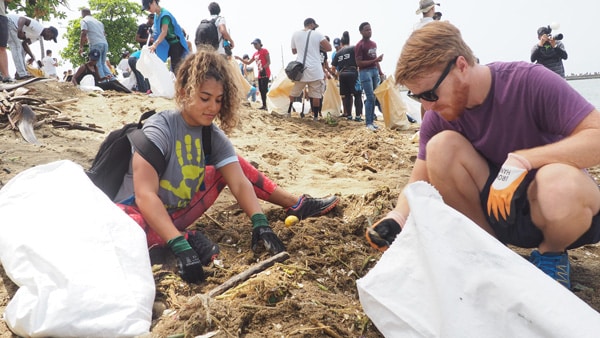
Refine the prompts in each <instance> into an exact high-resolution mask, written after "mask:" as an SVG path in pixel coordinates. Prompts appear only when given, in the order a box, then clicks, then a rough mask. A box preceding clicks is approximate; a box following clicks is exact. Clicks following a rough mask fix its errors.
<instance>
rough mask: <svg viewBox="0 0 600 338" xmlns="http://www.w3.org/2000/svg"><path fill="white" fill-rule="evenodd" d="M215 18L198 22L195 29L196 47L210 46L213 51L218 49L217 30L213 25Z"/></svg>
mask: <svg viewBox="0 0 600 338" xmlns="http://www.w3.org/2000/svg"><path fill="white" fill-rule="evenodd" d="M217 18H218V17H214V18H212V19H203V20H202V21H200V24H199V25H198V28H196V46H198V45H211V46H213V47H214V48H215V49H218V48H219V29H218V28H217V25H216V24H215V22H216V21H217Z"/></svg>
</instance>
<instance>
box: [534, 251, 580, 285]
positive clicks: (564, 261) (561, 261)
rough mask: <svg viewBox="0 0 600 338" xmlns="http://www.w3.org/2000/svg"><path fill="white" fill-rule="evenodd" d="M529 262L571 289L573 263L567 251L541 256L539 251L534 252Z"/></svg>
mask: <svg viewBox="0 0 600 338" xmlns="http://www.w3.org/2000/svg"><path fill="white" fill-rule="evenodd" d="M529 261H530V262H531V263H533V265H535V266H537V267H538V268H539V269H540V270H542V271H543V272H544V273H545V274H547V275H548V276H550V277H552V278H554V279H555V280H556V281H557V282H559V283H560V284H562V285H563V286H564V287H566V288H567V289H569V290H570V289H571V263H569V255H568V254H567V252H566V251H565V252H562V253H557V252H547V253H545V254H541V253H540V252H539V251H537V250H533V251H532V252H531V255H530V256H529Z"/></svg>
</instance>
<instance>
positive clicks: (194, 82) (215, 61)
mask: <svg viewBox="0 0 600 338" xmlns="http://www.w3.org/2000/svg"><path fill="white" fill-rule="evenodd" d="M232 68H233V67H231V65H230V64H229V63H228V61H227V60H226V59H225V58H224V57H223V55H220V54H218V53H217V52H216V51H215V50H214V49H212V48H210V49H209V48H200V49H199V50H198V51H197V52H196V53H193V54H192V53H190V54H189V55H188V56H187V57H186V58H185V59H184V60H183V61H182V62H181V64H180V65H179V69H178V70H177V77H176V80H175V102H176V103H177V105H178V106H179V108H180V109H183V108H184V107H185V106H186V105H187V104H188V103H189V102H190V100H191V98H192V97H195V96H196V95H198V94H197V92H196V90H197V88H200V86H201V85H202V83H204V81H206V80H208V79H214V80H216V81H217V82H220V83H221V84H223V99H222V100H221V111H219V114H218V116H217V120H218V121H219V126H220V127H221V129H222V130H223V131H224V132H225V133H226V134H229V133H230V132H231V131H232V130H233V128H235V126H236V125H237V123H238V121H239V116H238V110H239V106H240V99H239V95H238V88H237V86H236V84H235V77H234V74H233V72H232V71H233V69H232Z"/></svg>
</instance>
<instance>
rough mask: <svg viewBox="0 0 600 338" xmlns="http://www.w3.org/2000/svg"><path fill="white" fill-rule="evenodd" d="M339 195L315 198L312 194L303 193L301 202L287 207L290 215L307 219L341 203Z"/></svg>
mask: <svg viewBox="0 0 600 338" xmlns="http://www.w3.org/2000/svg"><path fill="white" fill-rule="evenodd" d="M339 201H340V199H339V198H338V197H337V196H331V197H323V198H314V197H310V195H306V194H305V195H302V196H301V197H300V200H299V202H298V203H297V204H296V205H295V206H293V207H290V208H288V209H287V214H288V215H294V216H296V217H298V218H299V219H301V220H302V219H305V218H308V217H312V216H320V215H325V214H326V213H328V212H330V211H331V209H333V208H335V206H336V205H337V204H338V203H339Z"/></svg>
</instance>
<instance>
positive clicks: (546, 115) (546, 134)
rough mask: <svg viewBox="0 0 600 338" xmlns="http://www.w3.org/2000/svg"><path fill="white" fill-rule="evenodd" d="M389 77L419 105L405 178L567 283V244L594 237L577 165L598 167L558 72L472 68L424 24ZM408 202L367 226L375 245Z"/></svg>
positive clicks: (462, 51) (587, 113)
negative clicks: (428, 187)
mask: <svg viewBox="0 0 600 338" xmlns="http://www.w3.org/2000/svg"><path fill="white" fill-rule="evenodd" d="M395 78H396V82H397V84H400V85H405V86H406V87H407V88H408V89H409V92H408V94H407V95H408V96H409V97H410V98H412V99H415V100H417V101H419V102H420V103H422V104H423V106H424V107H425V108H426V110H427V112H426V114H425V116H424V119H423V122H422V124H421V130H420V140H419V153H418V158H417V160H416V162H415V164H414V167H413V170H412V174H411V177H410V182H415V181H419V180H422V181H427V182H429V183H431V184H432V185H433V186H434V187H435V188H436V189H437V190H438V191H439V192H440V194H441V196H442V198H443V200H444V202H445V203H446V204H448V205H449V206H451V207H452V208H454V209H456V210H457V211H459V212H461V213H462V214H464V215H465V216H467V217H468V218H469V219H471V220H472V221H473V222H475V223H476V224H477V225H479V226H480V227H481V228H483V229H484V230H486V231H487V232H488V233H490V234H491V235H493V236H495V237H496V238H497V239H498V240H499V241H500V242H502V243H504V244H512V245H515V246H517V247H523V248H536V249H534V250H533V251H532V252H531V256H530V261H531V262H532V263H533V264H534V265H535V266H537V267H538V268H539V269H541V270H542V271H543V272H545V273H546V274H547V275H548V276H550V277H552V278H553V279H555V280H556V281H558V282H560V283H561V284H562V285H564V286H565V287H566V288H569V289H570V288H571V280H570V263H569V257H568V254H567V250H568V249H572V248H576V247H580V246H582V245H585V244H591V243H597V242H599V241H600V214H599V211H600V190H599V189H598V185H597V183H596V182H595V181H594V180H593V178H592V177H591V176H590V175H589V174H588V173H587V172H586V170H585V168H588V167H592V166H596V165H598V164H600V143H598V142H597V140H598V139H599V138H600V113H599V112H598V110H596V109H595V108H594V106H593V105H592V104H591V103H589V102H588V101H586V100H585V99H584V98H583V97H582V96H581V95H580V94H579V93H577V92H576V91H575V90H574V89H573V88H572V87H571V86H570V85H569V84H568V83H567V82H566V81H564V79H562V78H561V77H559V76H557V75H556V74H554V73H552V72H551V71H548V70H547V69H546V68H544V67H543V66H540V65H533V64H529V63H525V62H494V63H490V64H487V65H482V64H479V63H478V61H477V58H476V57H475V55H474V54H473V52H472V51H471V49H470V48H469V46H468V45H467V44H466V43H465V42H464V41H463V39H462V36H461V34H460V31H459V30H458V29H457V28H456V27H455V26H453V25H452V24H450V23H448V22H432V23H430V24H428V25H426V26H425V27H423V28H421V29H419V30H416V31H414V32H413V33H412V34H411V36H410V37H409V38H408V40H407V41H406V43H405V45H404V47H403V49H402V53H401V55H400V58H399V60H398V63H397V68H396V71H395ZM408 214H409V206H408V204H407V202H406V198H405V196H404V195H403V194H402V193H401V194H400V196H399V197H398V203H397V205H396V207H395V208H394V210H393V211H391V212H390V213H389V214H388V215H387V216H386V217H384V218H383V219H381V220H379V221H378V222H376V223H375V224H374V225H373V226H372V227H371V228H369V229H367V233H366V237H367V240H368V241H369V242H370V244H371V245H372V246H373V247H375V248H377V249H379V250H382V251H383V250H385V249H386V248H387V247H388V246H389V244H390V243H391V242H392V241H393V240H394V239H395V238H396V236H397V235H398V233H400V232H401V231H402V227H403V226H404V224H405V221H406V217H407V216H408Z"/></svg>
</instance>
